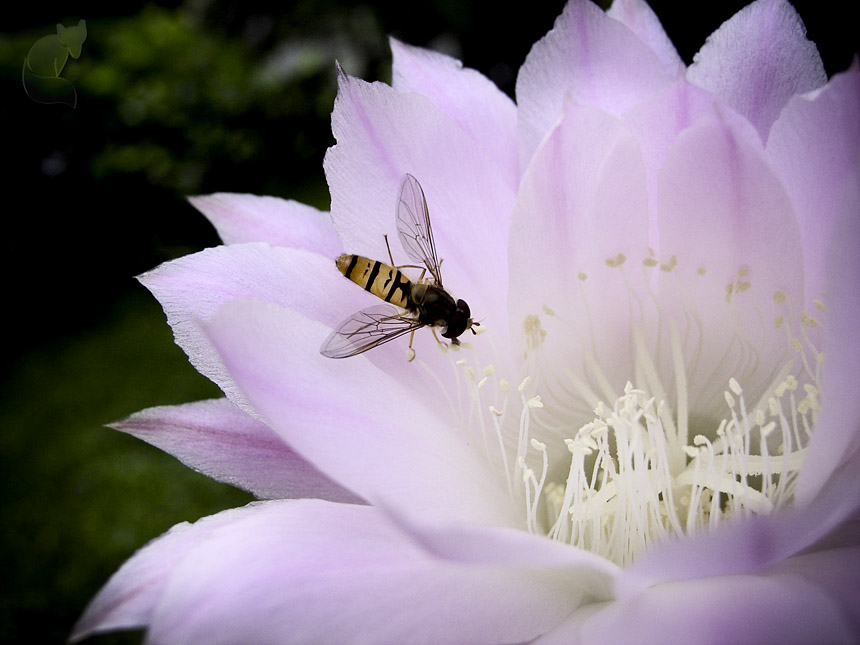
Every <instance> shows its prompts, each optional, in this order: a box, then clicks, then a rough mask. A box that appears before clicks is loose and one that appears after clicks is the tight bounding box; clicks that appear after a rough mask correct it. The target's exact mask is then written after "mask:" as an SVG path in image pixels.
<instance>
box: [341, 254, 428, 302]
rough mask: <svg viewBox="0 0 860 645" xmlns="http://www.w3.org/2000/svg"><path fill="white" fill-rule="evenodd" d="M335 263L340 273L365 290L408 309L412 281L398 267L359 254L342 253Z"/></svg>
mask: <svg viewBox="0 0 860 645" xmlns="http://www.w3.org/2000/svg"><path fill="white" fill-rule="evenodd" d="M336 263H337V268H338V270H340V272H341V273H342V274H344V275H345V276H346V277H347V278H349V279H350V280H352V281H353V282H355V284H357V285H358V286H359V287H361V288H362V289H364V290H365V291H369V292H370V293H372V294H373V295H374V296H376V297H377V298H382V299H383V300H385V302H390V303H391V304H392V305H395V306H397V307H402V308H403V309H409V306H408V303H409V294H410V293H411V291H412V283H411V282H410V281H409V279H408V278H407V277H406V276H405V275H403V274H402V273H400V270H399V269H395V268H394V267H392V266H388V265H387V264H384V263H382V262H380V261H379V260H371V259H369V258H364V257H361V256H360V255H348V254H344V255H341V256H340V257H339V258H338V259H337V260H336Z"/></svg>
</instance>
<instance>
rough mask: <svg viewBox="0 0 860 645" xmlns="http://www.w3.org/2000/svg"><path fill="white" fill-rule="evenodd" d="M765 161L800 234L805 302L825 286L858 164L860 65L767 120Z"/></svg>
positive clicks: (856, 64) (817, 294)
mask: <svg viewBox="0 0 860 645" xmlns="http://www.w3.org/2000/svg"><path fill="white" fill-rule="evenodd" d="M767 159H768V162H769V163H770V165H771V167H772V168H773V169H774V171H775V172H776V173H777V175H778V176H779V178H780V179H781V180H782V183H783V185H784V186H785V189H786V191H787V192H788V194H789V195H790V196H791V201H792V203H793V204H794V207H795V210H796V212H797V216H798V221H799V223H800V231H801V235H802V237H803V260H804V269H805V270H804V280H805V283H806V303H807V306H808V305H809V302H810V301H812V300H813V299H815V298H821V293H822V291H824V290H825V289H826V273H827V269H828V266H827V259H828V257H829V256H830V253H829V248H828V247H829V245H830V243H831V241H832V239H833V235H834V231H835V229H836V226H837V225H838V223H839V217H840V214H841V213H842V211H843V210H844V207H845V200H846V199H847V198H850V194H849V193H848V191H850V190H851V189H852V188H853V187H855V186H856V181H857V177H856V172H855V171H856V168H857V166H858V165H860V66H858V63H857V61H855V63H854V65H853V67H852V69H850V70H849V71H847V72H845V73H843V74H837V75H836V76H834V77H833V78H832V79H831V80H830V82H829V83H828V84H827V85H826V86H825V87H823V88H821V89H820V90H818V91H816V92H812V93H810V94H807V95H802V96H795V97H793V98H792V99H791V100H790V101H789V102H788V105H786V106H785V108H784V109H783V110H782V112H781V113H780V115H779V118H778V119H777V120H776V122H775V123H774V124H773V128H772V129H771V132H770V136H769V137H768V140H767Z"/></svg>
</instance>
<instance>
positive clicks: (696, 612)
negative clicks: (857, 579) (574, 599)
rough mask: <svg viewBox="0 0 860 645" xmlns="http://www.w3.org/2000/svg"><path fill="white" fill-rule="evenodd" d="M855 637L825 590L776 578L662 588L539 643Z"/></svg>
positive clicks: (601, 610)
mask: <svg viewBox="0 0 860 645" xmlns="http://www.w3.org/2000/svg"><path fill="white" fill-rule="evenodd" d="M855 635H856V633H855V632H854V631H853V629H852V626H851V624H850V623H849V621H848V620H846V617H845V616H844V614H843V613H842V611H841V607H840V606H839V605H838V603H837V602H835V600H834V599H833V598H832V597H831V596H830V595H829V594H828V593H827V592H826V590H823V589H821V588H818V587H816V586H815V585H813V584H810V583H809V582H807V581H806V580H805V579H804V578H802V577H800V576H797V575H789V574H774V575H770V576H728V577H714V578H701V579H697V580H693V581H690V582H680V583H677V582H676V583H665V584H662V585H658V586H656V587H652V588H650V589H648V590H646V591H644V592H643V593H642V594H641V595H640V596H636V597H635V598H631V599H629V600H626V601H622V602H616V603H609V604H606V605H604V606H603V607H599V606H598V607H596V608H594V609H593V610H592V611H590V612H587V613H585V614H584V615H574V616H573V617H572V618H571V620H570V621H569V623H568V624H563V625H562V626H560V627H559V628H558V629H556V630H555V631H553V632H550V633H549V634H547V635H546V636H544V637H542V638H540V639H538V640H537V641H536V642H537V643H541V644H545V643H570V642H577V641H581V642H598V641H604V642H610V643H691V642H695V643H708V644H714V645H718V644H722V643H811V642H827V643H850V642H853V641H854V636H855Z"/></svg>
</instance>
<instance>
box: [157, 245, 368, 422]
mask: <svg viewBox="0 0 860 645" xmlns="http://www.w3.org/2000/svg"><path fill="white" fill-rule="evenodd" d="M140 281H141V282H142V283H143V285H144V286H145V287H146V288H147V289H149V290H150V291H151V292H152V293H153V295H154V296H155V297H156V298H158V300H159V302H160V303H161V306H162V307H164V311H165V313H166V314H167V321H168V322H169V323H170V326H171V327H172V328H173V334H174V336H175V338H176V343H177V344H178V345H179V346H180V347H181V348H182V349H183V350H184V351H185V353H186V354H188V357H189V359H190V360H191V364H192V365H194V367H196V368H197V370H198V371H199V372H200V373H201V374H203V375H204V376H207V377H208V378H210V379H212V381H214V382H215V383H216V384H217V385H218V386H219V387H220V388H221V389H222V390H223V391H224V393H225V394H227V396H228V398H230V399H231V400H232V401H233V402H234V403H236V404H238V405H239V406H240V407H243V409H246V410H247V409H248V408H247V406H245V405H244V404H243V399H242V397H241V395H240V394H239V393H238V392H237V391H236V388H235V387H234V386H233V383H232V378H231V376H230V375H229V374H228V373H227V372H226V371H225V369H224V365H223V364H222V362H221V359H220V357H219V356H218V355H217V353H216V352H215V351H214V350H213V348H212V345H211V343H210V341H209V339H208V338H207V337H206V335H205V334H203V333H202V331H201V329H200V324H201V322H205V321H206V320H208V319H209V318H211V317H212V315H213V314H214V313H215V312H216V311H217V310H218V308H219V307H220V306H221V305H223V304H224V303H225V302H230V301H231V300H236V299H239V298H258V299H260V300H263V301H265V302H273V303H276V304H280V305H284V306H293V307H297V308H299V309H300V310H301V311H302V312H304V313H305V314H306V315H308V316H311V317H312V318H314V319H316V320H322V321H324V322H325V323H326V324H327V325H329V326H330V327H334V325H336V324H337V323H338V322H340V320H341V319H342V318H345V317H346V316H347V315H349V314H350V313H352V312H354V311H357V310H358V309H360V308H362V306H366V304H364V303H365V301H364V300H363V299H362V296H366V295H367V294H365V293H363V292H362V290H361V289H358V288H353V287H355V285H353V284H352V283H350V282H348V281H347V280H345V279H344V278H343V276H342V275H341V274H340V272H339V271H338V270H337V269H336V268H335V265H334V261H333V260H332V259H331V258H328V257H325V256H322V255H319V254H317V253H312V252H310V251H305V250H300V249H291V248H285V247H273V246H269V245H266V244H262V243H247V244H233V245H230V246H226V247H225V246H222V247H217V248H213V249H206V250H205V251H201V252H199V253H195V254H193V255H189V256H186V257H183V258H179V259H177V260H173V261H171V262H166V263H164V264H162V265H160V266H159V267H157V268H155V269H153V270H152V271H149V272H147V273H145V274H143V275H142V276H141V277H140ZM324 338H325V334H321V335H320V337H319V339H318V340H317V342H318V343H322V341H323V340H324Z"/></svg>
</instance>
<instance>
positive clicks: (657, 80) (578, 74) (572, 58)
mask: <svg viewBox="0 0 860 645" xmlns="http://www.w3.org/2000/svg"><path fill="white" fill-rule="evenodd" d="M673 78H674V74H671V73H668V72H667V71H666V68H665V66H664V63H663V61H661V59H660V58H659V57H658V56H657V55H656V54H655V53H654V52H653V51H652V50H651V48H650V47H649V45H647V44H645V43H644V42H643V41H642V40H640V39H639V37H638V36H637V35H636V34H634V33H633V32H631V31H630V29H628V28H627V27H626V26H624V25H623V24H621V23H620V22H618V21H617V20H613V19H612V18H610V17H608V16H607V15H606V14H605V13H604V12H603V11H602V10H601V9H600V8H599V7H597V6H596V5H595V4H594V3H592V2H591V1H590V0H570V2H568V3H567V5H565V8H564V12H563V13H562V15H561V16H560V17H559V18H558V19H557V20H556V22H555V26H554V27H553V29H552V30H551V31H550V32H549V33H548V34H547V35H546V36H544V38H542V39H541V40H539V41H538V42H537V43H536V44H535V45H534V47H532V50H531V51H530V52H529V55H528V57H527V58H526V61H525V63H524V64H523V66H522V67H521V68H520V72H519V76H518V77H517V90H516V92H517V106H518V109H517V118H518V120H519V126H518V127H519V133H520V164H521V166H522V167H523V169H525V167H526V165H527V164H528V162H529V160H530V159H531V156H532V155H533V154H534V152H535V150H536V149H537V148H538V146H539V145H540V143H541V141H542V140H543V138H544V137H545V136H547V135H548V134H549V133H550V131H551V130H552V129H553V128H554V127H555V125H556V123H557V122H558V120H559V118H560V117H561V113H562V109H563V106H564V102H565V100H566V99H567V97H568V96H570V97H572V98H573V99H574V100H576V101H578V102H581V103H585V104H587V105H592V106H595V107H599V108H601V109H603V110H606V111H608V112H610V113H613V114H621V113H622V112H624V111H625V110H627V109H629V108H630V107H631V106H633V105H635V104H636V103H638V102H639V101H641V100H642V99H644V98H645V97H646V96H648V95H649V94H651V93H652V92H654V91H656V90H658V89H660V88H661V87H662V86H663V85H665V84H666V83H668V82H670V81H672V80H673Z"/></svg>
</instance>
